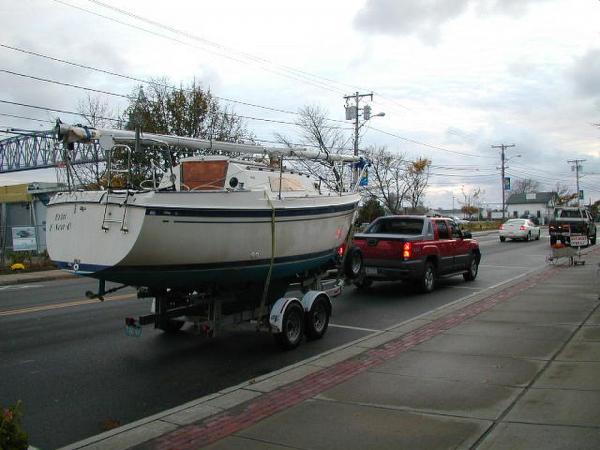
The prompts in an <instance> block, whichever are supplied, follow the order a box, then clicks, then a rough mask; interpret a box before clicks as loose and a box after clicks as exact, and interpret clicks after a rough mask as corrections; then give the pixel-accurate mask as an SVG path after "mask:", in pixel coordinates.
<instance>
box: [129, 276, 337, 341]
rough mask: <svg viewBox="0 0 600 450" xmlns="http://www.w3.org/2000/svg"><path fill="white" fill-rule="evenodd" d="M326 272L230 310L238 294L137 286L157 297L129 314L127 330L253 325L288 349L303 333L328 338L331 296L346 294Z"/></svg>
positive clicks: (141, 293) (202, 330) (211, 332)
mask: <svg viewBox="0 0 600 450" xmlns="http://www.w3.org/2000/svg"><path fill="white" fill-rule="evenodd" d="M326 276H327V273H324V274H321V275H319V276H315V277H312V278H310V279H307V280H303V281H302V282H301V283H299V284H296V285H291V288H292V289H291V290H290V292H289V293H292V294H295V295H288V294H289V293H288V292H286V295H285V296H283V297H280V298H278V299H277V300H275V301H274V302H271V303H268V304H266V305H261V306H257V307H251V308H246V309H241V310H240V309H236V310H234V311H230V309H231V308H228V307H229V306H230V305H233V304H235V302H236V298H235V296H234V295H233V294H231V293H211V292H202V293H198V292H194V293H192V294H189V295H184V294H181V293H178V292H176V291H169V290H167V291H165V292H161V293H160V294H159V293H157V292H153V291H152V290H151V289H147V288H140V289H138V292H137V295H138V298H152V307H151V310H150V314H147V315H143V316H140V317H138V318H137V319H136V318H133V317H128V318H126V319H125V333H126V334H127V335H128V336H133V337H139V336H141V334H142V327H143V326H144V325H152V324H153V325H154V328H157V329H160V330H163V331H164V332H165V333H175V332H177V331H179V330H180V329H181V328H182V327H183V326H184V324H186V323H191V324H192V328H191V330H192V331H193V332H195V333H197V334H199V335H202V336H204V337H216V336H218V335H219V334H220V333H221V332H222V331H223V330H224V328H226V327H230V326H238V325H241V324H244V323H246V324H248V323H250V324H253V325H254V326H255V328H256V330H258V331H264V332H268V333H271V334H272V335H273V337H274V338H275V341H276V342H277V344H279V345H280V346H281V347H282V348H283V349H293V348H295V347H297V346H298V345H299V344H300V343H301V342H302V339H303V337H306V338H307V339H309V340H314V339H320V338H321V337H323V335H324V334H325V332H326V331H327V328H328V326H329V319H330V317H331V312H332V302H331V299H332V298H333V297H336V296H338V295H340V294H341V292H342V288H343V284H344V280H343V279H337V278H326Z"/></svg>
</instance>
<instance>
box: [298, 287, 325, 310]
mask: <svg viewBox="0 0 600 450" xmlns="http://www.w3.org/2000/svg"><path fill="white" fill-rule="evenodd" d="M319 295H323V296H324V297H325V298H326V299H327V304H328V306H329V311H330V312H331V309H332V306H331V299H330V298H329V295H327V293H326V292H324V291H308V292H307V293H306V294H304V297H302V307H303V308H304V311H306V312H309V311H310V309H311V308H312V305H313V303H314V302H315V300H316V299H317V297H318V296H319Z"/></svg>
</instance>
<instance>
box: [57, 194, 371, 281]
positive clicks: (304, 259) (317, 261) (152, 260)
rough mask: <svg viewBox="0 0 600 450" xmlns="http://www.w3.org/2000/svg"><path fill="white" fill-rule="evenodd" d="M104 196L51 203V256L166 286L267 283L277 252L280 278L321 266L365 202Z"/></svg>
mask: <svg viewBox="0 0 600 450" xmlns="http://www.w3.org/2000/svg"><path fill="white" fill-rule="evenodd" d="M107 195H108V194H107V193H106V192H74V193H62V194H59V195H57V196H56V197H55V198H54V199H53V200H52V202H51V203H50V205H49V211H48V220H47V241H48V251H49V253H50V257H51V258H52V259H53V260H54V261H55V262H56V263H57V264H58V265H59V266H60V267H61V268H63V269H65V270H70V271H72V272H74V273H78V274H81V275H87V276H92V277H94V278H98V279H103V280H107V281H115V282H120V283H124V284H130V285H135V286H149V287H161V288H166V287H170V288H198V287H201V286H203V285H206V284H209V283H214V284H216V285H221V286H224V285H227V284H240V283H252V282H259V283H264V280H265V278H266V276H267V273H268V272H269V268H270V267H271V257H272V256H273V257H274V258H273V266H272V278H273V279H274V280H282V279H291V278H293V277H294V276H295V275H296V274H301V273H304V272H311V271H319V270H321V269H323V268H324V267H326V266H328V265H330V264H331V263H332V262H333V261H334V259H335V252H336V249H337V248H338V247H339V246H340V245H341V244H342V243H343V242H344V240H345V238H346V236H347V233H348V230H349V228H350V224H351V221H352V218H353V215H354V211H355V209H356V206H357V203H358V200H359V196H358V195H357V194H348V195H343V196H312V197H311V196H306V197H294V198H284V199H281V200H280V199H277V198H275V199H271V200H270V201H269V200H268V199H267V197H266V194H265V192H260V191H237V192H222V191H221V192H154V191H152V192H142V193H135V194H132V195H130V196H129V197H128V198H127V205H126V206H125V205H123V201H124V200H125V195H121V197H119V196H118V195H115V194H110V197H109V200H108V206H106V200H107V198H106V196H107ZM207 205H210V207H209V206H207ZM105 210H106V214H105ZM105 219H108V220H105ZM273 225H274V228H273ZM273 230H274V232H273ZM273 242H274V247H273V246H272V243H273Z"/></svg>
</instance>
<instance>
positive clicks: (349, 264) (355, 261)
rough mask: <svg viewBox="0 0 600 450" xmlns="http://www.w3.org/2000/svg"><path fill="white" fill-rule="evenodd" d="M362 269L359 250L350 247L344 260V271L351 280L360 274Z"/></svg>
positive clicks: (361, 258)
mask: <svg viewBox="0 0 600 450" xmlns="http://www.w3.org/2000/svg"><path fill="white" fill-rule="evenodd" d="M362 270H363V257H362V253H361V251H360V250H359V249H358V248H356V247H350V249H349V250H348V254H347V255H346V259H345V260H344V273H345V274H346V276H347V277H348V278H350V279H351V280H353V279H355V278H357V277H358V276H360V274H361V272H362Z"/></svg>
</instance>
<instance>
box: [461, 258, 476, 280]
mask: <svg viewBox="0 0 600 450" xmlns="http://www.w3.org/2000/svg"><path fill="white" fill-rule="evenodd" d="M478 271H479V263H478V262H477V258H476V257H475V255H471V260H470V261H469V271H468V272H465V273H463V278H464V279H465V281H473V280H475V278H477V272H478Z"/></svg>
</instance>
